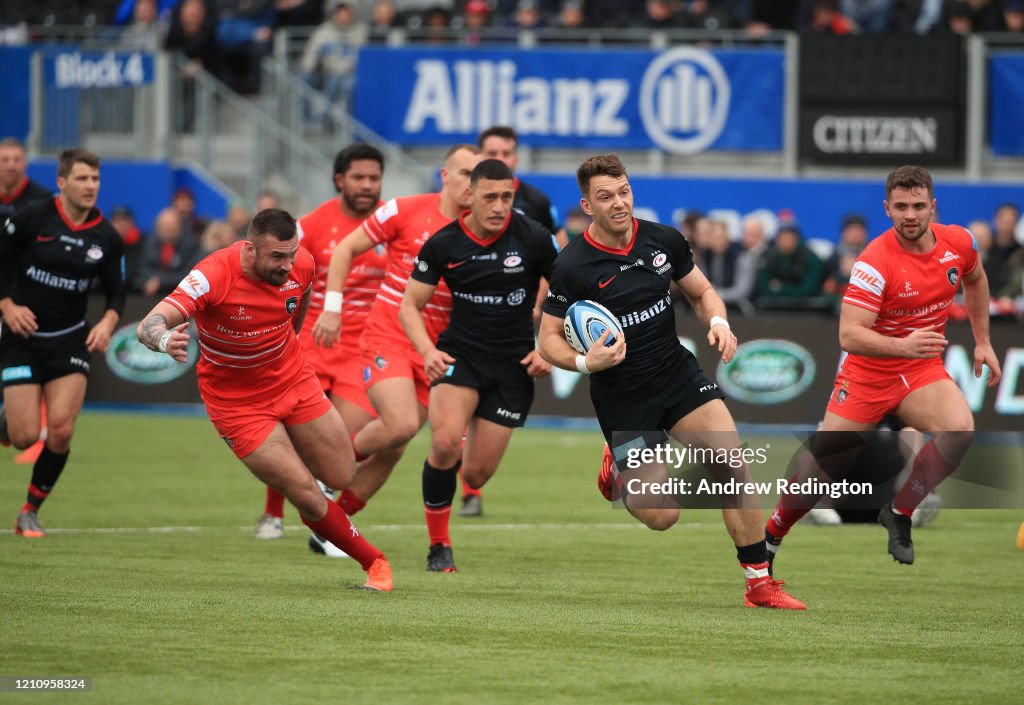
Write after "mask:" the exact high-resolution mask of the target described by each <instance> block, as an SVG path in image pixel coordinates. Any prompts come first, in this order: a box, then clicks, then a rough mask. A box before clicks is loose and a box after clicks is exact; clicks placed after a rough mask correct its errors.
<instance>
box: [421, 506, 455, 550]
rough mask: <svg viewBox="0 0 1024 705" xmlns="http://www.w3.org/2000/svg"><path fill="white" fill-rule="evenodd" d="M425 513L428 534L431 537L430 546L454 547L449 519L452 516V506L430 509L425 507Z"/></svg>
mask: <svg viewBox="0 0 1024 705" xmlns="http://www.w3.org/2000/svg"><path fill="white" fill-rule="evenodd" d="M423 513H424V514H425V515H426V517H427V533H428V534H429V535H430V545H431V546H433V545H434V544H435V543H443V544H444V545H445V546H451V545H452V539H451V537H450V536H449V535H448V519H449V517H451V515H452V505H450V504H449V505H448V506H447V507H440V508H434V507H428V506H427V505H423Z"/></svg>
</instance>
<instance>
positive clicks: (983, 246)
mask: <svg viewBox="0 0 1024 705" xmlns="http://www.w3.org/2000/svg"><path fill="white" fill-rule="evenodd" d="M967 229H968V230H970V231H971V235H973V236H974V241H975V242H976V243H978V260H979V261H980V262H981V263H982V265H984V264H985V263H986V262H988V253H989V250H991V249H992V226H990V225H989V224H988V221H986V220H972V221H971V222H970V223H968V224H967Z"/></svg>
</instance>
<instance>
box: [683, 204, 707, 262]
mask: <svg viewBox="0 0 1024 705" xmlns="http://www.w3.org/2000/svg"><path fill="white" fill-rule="evenodd" d="M687 239H688V240H689V241H690V249H691V250H693V261H694V262H696V263H697V265H698V266H699V267H700V268H701V269H703V268H704V250H705V249H707V244H708V241H709V240H710V239H711V220H710V219H709V218H707V217H706V216H704V215H701V216H700V217H699V218H697V220H696V221H694V223H693V232H691V233H690V236H689V237H688V238H687Z"/></svg>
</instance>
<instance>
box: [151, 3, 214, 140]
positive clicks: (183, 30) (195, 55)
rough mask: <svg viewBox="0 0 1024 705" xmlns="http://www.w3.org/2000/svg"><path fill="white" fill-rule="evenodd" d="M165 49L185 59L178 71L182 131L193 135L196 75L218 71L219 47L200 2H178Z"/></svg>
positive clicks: (210, 22) (211, 25)
mask: <svg viewBox="0 0 1024 705" xmlns="http://www.w3.org/2000/svg"><path fill="white" fill-rule="evenodd" d="M164 49H166V50H167V51H175V52H180V53H181V54H182V55H183V56H184V57H185V58H186V59H187V60H188V63H187V64H185V65H184V66H183V67H182V68H181V77H182V106H181V108H182V111H181V113H182V114H181V128H182V130H183V131H185V132H192V129H193V127H194V125H195V113H196V87H195V76H196V74H198V73H199V72H200V71H208V72H210V73H212V74H214V75H217V74H218V73H219V70H220V47H219V46H218V45H217V37H216V36H215V30H214V24H213V22H212V21H210V19H209V17H208V16H207V14H206V5H205V4H204V3H203V0H184V2H182V3H181V5H180V6H179V7H178V10H177V12H176V13H175V14H174V16H172V18H171V28H170V30H169V31H168V32H167V38H166V39H165V40H164Z"/></svg>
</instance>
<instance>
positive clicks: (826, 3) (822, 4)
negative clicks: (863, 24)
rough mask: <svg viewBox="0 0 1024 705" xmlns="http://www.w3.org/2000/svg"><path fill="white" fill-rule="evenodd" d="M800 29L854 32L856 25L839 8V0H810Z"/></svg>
mask: <svg viewBox="0 0 1024 705" xmlns="http://www.w3.org/2000/svg"><path fill="white" fill-rule="evenodd" d="M805 4H809V5H810V11H809V12H808V13H806V15H807V16H806V17H805V18H804V21H803V22H802V23H801V29H802V30H803V31H805V32H817V33H819V34H835V35H844V34H854V33H855V32H856V31H857V26H856V25H855V24H854V23H853V22H852V21H851V20H850V18H849V17H847V16H846V15H844V14H843V13H842V11H840V9H839V0H811V2H810V3H805Z"/></svg>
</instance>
